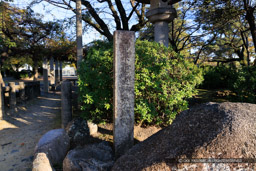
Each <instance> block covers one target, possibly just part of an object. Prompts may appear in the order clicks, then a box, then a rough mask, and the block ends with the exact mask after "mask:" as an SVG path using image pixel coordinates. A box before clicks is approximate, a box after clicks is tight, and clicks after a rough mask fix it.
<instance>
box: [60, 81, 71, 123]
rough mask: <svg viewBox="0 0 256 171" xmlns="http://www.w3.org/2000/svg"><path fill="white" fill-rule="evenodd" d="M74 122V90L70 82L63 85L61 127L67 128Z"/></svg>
mask: <svg viewBox="0 0 256 171" xmlns="http://www.w3.org/2000/svg"><path fill="white" fill-rule="evenodd" d="M71 120H72V90H71V83H70V81H67V80H66V81H63V82H62V84H61V127H62V128H65V127H66V126H67V124H68V123H69V122H70V121H71Z"/></svg>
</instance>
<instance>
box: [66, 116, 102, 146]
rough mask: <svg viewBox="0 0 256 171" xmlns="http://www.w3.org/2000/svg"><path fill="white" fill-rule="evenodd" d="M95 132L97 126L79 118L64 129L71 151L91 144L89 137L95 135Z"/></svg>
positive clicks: (91, 140)
mask: <svg viewBox="0 0 256 171" xmlns="http://www.w3.org/2000/svg"><path fill="white" fill-rule="evenodd" d="M97 131H98V126H97V125H96V124H93V123H90V122H87V121H86V120H84V119H82V118H80V117H78V118H75V119H73V120H72V121H71V122H69V123H68V125H67V127H66V132H67V134H68V136H69V137H70V146H71V149H73V148H75V147H77V146H83V145H85V144H90V143H93V142H94V139H93V138H92V137H91V136H90V135H92V134H95V133H97Z"/></svg>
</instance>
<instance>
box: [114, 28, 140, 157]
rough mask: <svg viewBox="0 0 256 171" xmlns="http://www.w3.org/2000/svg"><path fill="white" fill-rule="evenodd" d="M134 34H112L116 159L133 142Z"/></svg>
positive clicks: (117, 32) (124, 32) (118, 32)
mask: <svg viewBox="0 0 256 171" xmlns="http://www.w3.org/2000/svg"><path fill="white" fill-rule="evenodd" d="M134 77H135V34H134V32H130V31H115V33H114V115H113V117H114V118H113V121H114V130H113V131H114V150H115V157H116V158H118V157H120V156H121V155H122V154H124V153H125V152H126V151H127V150H129V149H130V148H131V147H132V146H133V142H134Z"/></svg>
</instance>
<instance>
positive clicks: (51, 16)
mask: <svg viewBox="0 0 256 171" xmlns="http://www.w3.org/2000/svg"><path fill="white" fill-rule="evenodd" d="M30 2H31V0H14V2H11V3H10V4H12V5H14V6H16V7H19V8H26V7H27V6H28V5H29V4H30ZM32 9H33V10H34V12H36V13H39V14H42V15H43V16H44V18H43V20H44V21H54V20H63V19H67V18H71V17H74V16H75V14H74V13H73V12H72V11H69V10H65V9H62V8H59V7H56V6H53V5H51V4H49V3H47V2H42V3H40V4H38V5H35V6H34V7H33V8H32ZM74 22H75V20H74ZM83 26H84V23H83ZM83 32H84V34H83V44H84V45H85V44H88V43H90V42H92V41H94V40H96V39H99V38H101V35H100V34H99V33H98V32H97V31H96V30H94V29H92V30H90V33H88V32H85V30H83ZM67 33H68V34H72V35H71V36H72V37H73V36H74V37H75V28H70V29H69V30H67Z"/></svg>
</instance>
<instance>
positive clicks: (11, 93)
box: [9, 82, 17, 109]
mask: <svg viewBox="0 0 256 171" xmlns="http://www.w3.org/2000/svg"><path fill="white" fill-rule="evenodd" d="M9 87H10V91H9V104H10V108H11V109H16V104H17V102H16V88H15V82H9Z"/></svg>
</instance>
